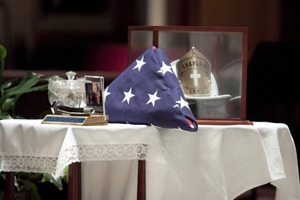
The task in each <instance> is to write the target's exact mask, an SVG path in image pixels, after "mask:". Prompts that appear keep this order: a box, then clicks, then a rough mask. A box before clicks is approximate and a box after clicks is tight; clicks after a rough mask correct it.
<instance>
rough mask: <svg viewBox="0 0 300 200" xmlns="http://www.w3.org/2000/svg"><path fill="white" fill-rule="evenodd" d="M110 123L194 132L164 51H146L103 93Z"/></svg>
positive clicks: (156, 49)
mask: <svg viewBox="0 0 300 200" xmlns="http://www.w3.org/2000/svg"><path fill="white" fill-rule="evenodd" d="M104 97H105V109H106V114H107V115H108V116H109V122H110V123H130V124H151V125H154V126H158V127H162V128H179V129H182V130H186V131H197V130H198V125H197V123H196V120H195V117H194V115H193V114H192V111H191V110H190V108H189V105H188V103H187V101H186V99H185V97H184V94H183V92H182V89H181V87H180V84H179V81H178V79H177V77H176V76H175V74H174V72H173V71H172V68H171V65H170V62H169V60H168V58H167V56H166V54H165V52H164V51H163V50H162V49H160V48H155V47H152V48H149V49H147V50H146V51H145V52H144V53H143V54H142V55H141V56H140V57H139V58H137V59H136V61H135V62H133V63H132V64H131V65H130V66H129V67H128V68H126V69H125V70H124V71H123V72H122V73H121V74H120V75H119V76H118V77H117V78H116V79H115V80H114V81H113V82H111V84H109V85H108V86H107V87H106V89H105V92H104Z"/></svg>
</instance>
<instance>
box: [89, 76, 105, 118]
mask: <svg viewBox="0 0 300 200" xmlns="http://www.w3.org/2000/svg"><path fill="white" fill-rule="evenodd" d="M84 78H85V94H86V106H88V107H92V108H94V110H95V114H99V115H105V106H104V102H103V98H104V97H103V91H104V78H103V77H102V76H89V75H85V76H84Z"/></svg>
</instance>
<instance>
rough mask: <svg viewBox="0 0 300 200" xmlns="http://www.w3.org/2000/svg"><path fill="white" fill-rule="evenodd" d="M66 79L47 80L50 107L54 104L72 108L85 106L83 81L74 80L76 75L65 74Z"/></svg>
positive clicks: (70, 72)
mask: <svg viewBox="0 0 300 200" xmlns="http://www.w3.org/2000/svg"><path fill="white" fill-rule="evenodd" d="M66 75H67V77H68V79H67V80H66V79H59V80H51V79H50V80H49V84H48V90H49V91H48V99H49V102H50V104H51V105H52V104H53V103H54V102H60V104H62V105H64V106H68V107H73V108H81V107H85V106H86V100H85V96H86V95H85V79H84V78H80V79H75V76H76V73H75V72H72V71H69V72H67V73H66Z"/></svg>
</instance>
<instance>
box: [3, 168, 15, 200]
mask: <svg viewBox="0 0 300 200" xmlns="http://www.w3.org/2000/svg"><path fill="white" fill-rule="evenodd" d="M14 176H15V173H14V172H5V191H4V199H5V200H13V199H14V196H15V195H14V194H15V187H14Z"/></svg>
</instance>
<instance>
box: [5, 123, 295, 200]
mask: <svg viewBox="0 0 300 200" xmlns="http://www.w3.org/2000/svg"><path fill="white" fill-rule="evenodd" d="M139 159H142V160H146V161H147V162H146V164H147V169H146V172H147V177H146V180H147V200H159V199H162V200H166V199H170V200H174V199H179V200H194V199H207V200H222V199H224V200H229V199H234V198H235V197H236V196H238V195H239V194H241V193H242V192H244V191H246V190H248V189H250V188H253V187H256V186H259V185H262V184H265V183H268V182H271V183H272V184H273V185H274V186H276V187H277V192H276V195H277V200H299V199H300V190H299V174H298V165H297V157H296V151H295V146H294V142H293V139H292V138H291V134H290V132H289V129H288V127H287V126H286V125H284V124H274V123H263V122H256V123H254V125H253V126H249V125H230V126H210V125H204V126H199V131H198V132H197V133H189V132H184V131H180V130H173V129H161V128H156V127H153V126H145V125H129V124H109V125H107V126H87V127H81V126H68V125H50V124H49V125H47V124H41V121H40V120H2V121H0V171H15V172H18V171H24V172H48V173H52V174H55V175H56V176H57V177H58V176H60V175H63V172H64V170H63V169H64V168H65V167H66V166H67V165H69V164H70V163H73V162H76V161H80V162H83V163H82V186H83V192H82V199H83V200H93V199H98V200H99V199H100V200H101V199H103V200H109V199H112V200H118V199H120V200H124V199H135V196H136V177H137V175H136V172H137V160H139ZM88 161H93V162H88Z"/></svg>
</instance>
